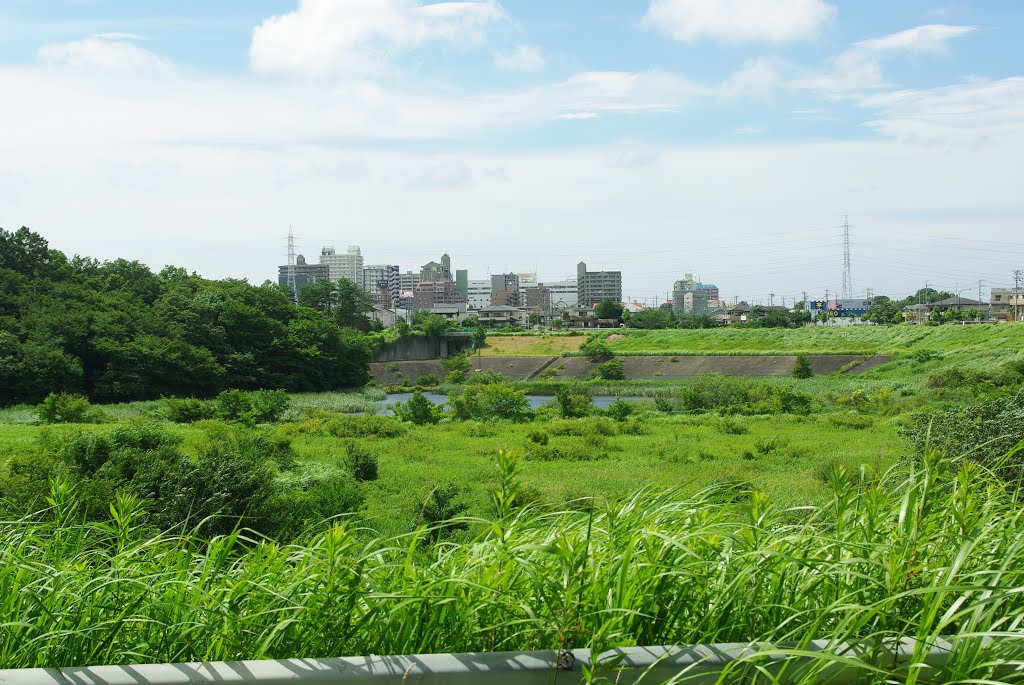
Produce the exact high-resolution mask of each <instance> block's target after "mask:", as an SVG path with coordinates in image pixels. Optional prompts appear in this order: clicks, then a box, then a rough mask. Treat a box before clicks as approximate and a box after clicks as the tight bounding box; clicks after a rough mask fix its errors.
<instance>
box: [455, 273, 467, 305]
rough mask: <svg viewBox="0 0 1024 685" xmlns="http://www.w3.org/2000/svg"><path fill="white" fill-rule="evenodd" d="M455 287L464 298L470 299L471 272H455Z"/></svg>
mask: <svg viewBox="0 0 1024 685" xmlns="http://www.w3.org/2000/svg"><path fill="white" fill-rule="evenodd" d="M455 287H456V288H457V289H458V291H459V292H460V293H462V296H463V297H467V298H468V297H469V272H468V271H466V270H465V269H456V270H455Z"/></svg>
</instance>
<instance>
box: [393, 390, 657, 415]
mask: <svg viewBox="0 0 1024 685" xmlns="http://www.w3.org/2000/svg"><path fill="white" fill-rule="evenodd" d="M423 396H424V397H426V398H427V399H428V400H430V401H431V402H433V403H434V404H443V403H445V402H447V401H448V396H447V395H442V394H439V393H435V392H425V393H423ZM410 397H412V393H411V392H394V393H389V394H388V398H387V399H386V400H381V401H380V402H378V403H377V406H379V407H381V412H380V413H382V414H390V413H392V412H391V407H392V406H394V404H395V402H408V401H409V398H410ZM526 399H527V400H529V402H530V409H536V408H537V407H539V406H540V405H542V404H544V403H545V402H551V401H552V400H554V399H555V397H554V395H527V396H526ZM617 399H622V400H623V401H625V402H639V401H640V400H642V399H644V398H643V397H622V398H617V397H615V396H614V395H596V396H594V397H593V398H591V401H592V403H593V405H594V406H595V407H597V408H598V409H607V408H608V405H610V404H611V403H612V402H614V401H615V400H617Z"/></svg>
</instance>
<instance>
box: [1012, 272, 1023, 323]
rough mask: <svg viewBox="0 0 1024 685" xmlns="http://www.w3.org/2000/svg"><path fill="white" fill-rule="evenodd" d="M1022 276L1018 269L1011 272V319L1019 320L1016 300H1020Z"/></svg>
mask: <svg viewBox="0 0 1024 685" xmlns="http://www.w3.org/2000/svg"><path fill="white" fill-rule="evenodd" d="M1021 278H1024V275H1022V273H1021V270H1020V269H1015V270H1014V272H1013V320H1014V321H1020V318H1019V316H1018V309H1017V307H1018V302H1019V300H1020V279H1021Z"/></svg>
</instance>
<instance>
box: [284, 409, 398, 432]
mask: <svg viewBox="0 0 1024 685" xmlns="http://www.w3.org/2000/svg"><path fill="white" fill-rule="evenodd" d="M283 430H284V431H285V432H286V433H291V434H294V433H305V434H313V435H330V436H332V437H335V438H369V437H374V438H397V437H398V436H400V435H403V434H404V433H405V431H406V427H405V425H404V424H403V423H402V421H401V420H400V419H398V418H396V417H393V416H375V415H372V414H367V415H363V416H349V415H346V414H337V413H333V412H325V411H315V412H311V413H310V414H309V415H308V416H307V418H306V419H304V420H303V421H301V422H300V423H297V424H291V425H288V426H285V427H284V428H283Z"/></svg>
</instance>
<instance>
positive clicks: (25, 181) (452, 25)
mask: <svg viewBox="0 0 1024 685" xmlns="http://www.w3.org/2000/svg"><path fill="white" fill-rule="evenodd" d="M723 7H726V9H728V8H732V11H722V8H723ZM766 8H771V11H767V10H766ZM1022 29H1024V16H1022V15H1021V14H1020V13H1019V12H1018V11H1015V10H1014V8H1013V6H1012V5H1010V4H1007V3H983V2H975V3H956V4H948V3H947V4H943V3H936V2H923V1H919V0H908V1H907V2H904V3H900V4H899V5H898V6H893V4H892V3H880V2H863V3H857V2H852V1H849V0H774V1H773V2H770V3H769V2H764V1H762V0H729V2H728V3H726V2H712V1H711V0H643V1H639V0H638V1H636V2H610V1H607V0H602V1H596V2H586V3H584V2H566V3H558V4H554V3H545V2H539V1H533V2H530V1H521V2H504V3H498V2H493V1H477V2H464V3H436V2H414V1H413V0H345V1H344V2H342V1H332V0H303V1H302V2H298V1H297V0H260V1H258V2H252V3H217V4H211V3H201V2H198V1H195V0H186V1H184V2H180V3H175V4H173V5H160V4H157V5H145V6H139V5H138V4H137V3H130V2H127V1H126V0H94V1H92V2H87V3H81V2H72V1H70V0H67V1H57V2H53V3H46V4H45V5H43V4H39V3H31V2H27V1H25V0H0V37H2V38H3V41H0V88H2V89H3V92H4V93H5V94H7V95H8V100H9V101H10V102H15V103H17V106H14V107H6V108H3V109H2V110H0V131H4V132H5V133H6V135H3V136H0V226H3V227H5V228H8V229H13V228H17V227H18V226H21V225H26V226H29V227H30V228H32V229H33V230H35V231H38V232H39V233H41V234H42V235H44V236H46V237H47V239H48V240H50V242H51V244H52V245H53V247H55V248H57V249H61V250H64V251H66V252H68V253H70V254H74V253H78V254H84V255H90V256H94V257H97V258H100V259H114V258H117V257H125V258H128V259H138V260H140V261H142V262H144V263H146V264H149V265H150V266H151V267H152V268H153V269H154V270H159V269H160V268H162V267H163V266H164V265H165V264H168V263H171V264H175V265H179V266H184V267H186V268H188V269H190V270H195V271H197V272H199V273H202V274H204V275H207V276H209V277H214V278H219V277H239V278H247V279H248V280H250V281H251V282H257V283H258V282H262V281H263V280H264V279H266V278H272V276H273V270H274V268H275V267H276V266H277V265H278V264H280V263H282V261H281V254H282V252H283V250H284V247H283V244H284V239H283V238H282V236H283V235H285V234H286V233H287V230H288V227H289V226H293V227H294V229H295V233H296V235H297V236H298V242H299V245H300V251H301V252H303V253H305V254H306V256H307V258H309V257H311V255H315V254H317V253H318V251H319V249H320V247H322V246H323V245H325V244H329V243H331V242H333V243H334V244H336V245H337V246H338V247H339V248H342V249H343V248H344V246H345V245H347V244H349V243H353V244H359V245H361V247H362V249H363V252H364V254H365V255H367V262H368V263H376V262H379V261H388V262H389V263H398V264H399V265H401V266H402V270H403V271H405V270H407V269H416V268H417V267H418V266H419V265H420V264H421V263H422V261H423V260H425V259H429V258H430V257H429V255H435V254H440V253H442V252H448V253H450V254H452V255H453V259H455V260H456V261H457V262H458V263H459V268H465V269H467V270H468V271H469V272H470V273H472V274H476V275H478V276H479V275H483V274H486V273H497V272H503V271H531V272H537V273H538V275H540V276H542V277H545V278H546V277H549V276H550V277H557V278H559V279H561V278H564V277H566V276H569V275H571V274H572V272H573V265H574V264H575V263H576V262H578V261H580V260H581V259H583V260H585V261H586V262H587V263H588V265H589V266H590V268H592V269H596V270H621V271H622V272H623V284H622V285H623V294H624V296H627V299H637V300H640V299H648V300H649V299H653V298H654V297H659V298H663V297H664V295H665V292H666V291H667V290H670V289H671V284H672V282H673V281H674V280H675V279H677V278H679V277H680V275H681V274H683V273H685V272H692V273H695V274H698V275H700V276H702V277H703V278H705V279H707V280H711V281H713V282H715V283H716V284H717V285H718V286H719V287H720V288H721V290H722V293H723V295H724V296H726V297H727V298H728V299H730V301H731V300H732V298H733V296H734V295H735V296H736V297H738V299H740V300H744V299H746V300H751V299H757V298H766V297H767V296H768V295H769V294H770V293H771V292H775V293H776V294H777V295H778V296H780V297H781V296H783V295H784V296H785V297H787V298H790V297H793V296H794V295H797V294H800V293H802V291H804V290H806V291H808V292H809V293H811V295H812V296H820V295H822V294H824V291H825V290H826V288H827V289H828V290H829V291H830V292H837V291H838V290H839V289H840V287H841V285H842V237H841V229H840V226H841V224H842V222H843V218H844V216H846V215H849V217H850V223H851V224H852V226H853V245H852V279H853V292H854V293H855V294H863V293H865V292H866V291H867V289H869V288H870V289H871V290H873V291H875V292H878V293H893V294H898V293H907V292H913V291H915V290H916V289H918V288H920V287H922V286H923V285H924V284H925V283H929V284H932V285H934V286H936V287H939V288H941V289H947V290H952V289H954V288H957V289H962V288H968V287H971V288H975V285H976V282H977V280H979V279H981V280H983V281H984V289H985V290H987V289H988V288H989V287H1007V286H1011V285H1012V272H1013V270H1014V269H1017V268H1020V266H1021V261H1022V255H1024V234H1021V232H1020V226H1021V225H1022V219H1024V197H1022V196H1021V194H1020V193H1019V189H1018V186H1019V180H1018V179H1019V170H1018V160H1019V159H1020V158H1021V156H1022V155H1024V127H1022V126H1021V124H1020V122H1021V121H1022V120H1024V56H1022V55H1021V54H1020V51H1019V48H1018V47H1017V45H1016V36H1018V35H1019V34H1020V33H1021V31H1022Z"/></svg>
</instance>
